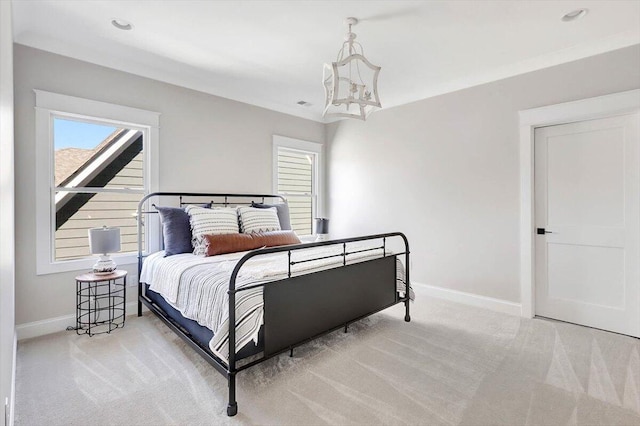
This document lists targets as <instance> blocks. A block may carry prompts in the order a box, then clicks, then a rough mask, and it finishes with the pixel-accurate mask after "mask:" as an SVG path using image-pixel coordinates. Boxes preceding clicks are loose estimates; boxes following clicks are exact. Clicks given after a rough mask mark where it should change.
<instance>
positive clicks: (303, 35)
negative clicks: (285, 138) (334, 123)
mask: <svg viewBox="0 0 640 426" xmlns="http://www.w3.org/2000/svg"><path fill="white" fill-rule="evenodd" d="M577 8H588V9H589V13H588V14H587V15H586V16H585V17H584V18H582V19H579V20H577V21H574V22H568V23H567V22H562V21H561V17H562V16H563V15H564V14H565V13H567V12H570V11H572V10H574V9H577ZM13 13H14V37H15V41H16V42H17V43H21V44H24V45H27V46H32V47H36V48H39V49H43V50H48V51H51V52H55V53H59V54H62V55H66V56H70V57H73V58H77V59H81V60H84V61H88V62H92V63H96V64H100V65H104V66H107V67H111V68H115V69H119V70H123V71H127V72H131V73H134V74H139V75H143V76H146V77H150V78H154V79H157V80H161V81H165V82H169V83H173V84H177V85H180V86H184V87H188V88H191V89H196V90H200V91H203V92H207V93H212V94H215V95H218V96H223V97H226V98H230V99H235V100H238V101H242V102H246V103H250V104H254V105H258V106H262V107H265V108H269V109H273V110H276V111H281V112H285V113H289V114H293V115H297V116H301V117H306V118H311V119H313V120H318V121H323V120H322V116H321V112H322V104H323V94H324V92H323V88H322V84H321V81H322V64H323V63H324V62H330V61H332V60H335V57H336V54H337V52H338V49H339V48H340V46H341V43H342V39H343V36H344V33H345V32H346V28H345V26H344V25H343V19H344V18H345V17H347V16H355V17H357V18H359V19H360V20H361V22H360V24H359V25H357V26H356V27H354V32H355V33H356V34H358V41H360V42H361V43H362V45H363V46H364V49H365V54H366V56H367V57H368V59H369V60H371V62H373V63H374V64H376V65H380V66H381V67H382V71H381V73H380V80H379V88H380V98H381V101H382V106H383V108H389V107H392V106H396V105H401V104H405V103H408V102H412V101H416V100H419V99H424V98H427V97H430V96H434V95H438V94H442V93H446V92H449V91H453V90H458V89H461V88H464V87H470V86H473V85H476V84H482V83H485V82H488V81H493V80H497V79H500V78H505V77H508V76H512V75H516V74H520V73H524V72H528V71H532V70H535V69H540V68H544V67H548V66H552V65H555V64H559V63H563V62H568V61H571V60H576V59H579V58H582V57H586V56H591V55H595V54H598V53H602V52H606V51H610V50H614V49H618V48H621V47H625V46H629V45H632V44H637V43H640V1H613V0H607V1H594V0H582V1H573V0H567V1H492V0H473V1H188V0H183V1H136V0H130V1H67V0H54V1H41V0H38V1H33V0H13ZM112 18H121V19H125V20H127V21H129V22H131V23H132V24H133V25H134V29H133V30H132V31H121V30H118V29H116V28H114V27H113V26H112V25H111V23H110V22H111V19H112ZM299 100H305V101H308V102H310V103H311V104H312V106H311V107H301V106H298V105H296V102H297V101H299Z"/></svg>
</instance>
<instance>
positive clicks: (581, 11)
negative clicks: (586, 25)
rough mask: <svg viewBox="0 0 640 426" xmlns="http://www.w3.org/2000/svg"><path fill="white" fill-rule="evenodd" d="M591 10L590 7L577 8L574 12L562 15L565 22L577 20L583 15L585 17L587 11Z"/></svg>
mask: <svg viewBox="0 0 640 426" xmlns="http://www.w3.org/2000/svg"><path fill="white" fill-rule="evenodd" d="M588 11H589V9H576V10H574V11H572V12H569V13H567V14H566V15H564V16H563V17H562V20H563V21H564V22H571V21H575V20H576V19H580V18H582V17H584V16H585V15H586V14H587V12H588Z"/></svg>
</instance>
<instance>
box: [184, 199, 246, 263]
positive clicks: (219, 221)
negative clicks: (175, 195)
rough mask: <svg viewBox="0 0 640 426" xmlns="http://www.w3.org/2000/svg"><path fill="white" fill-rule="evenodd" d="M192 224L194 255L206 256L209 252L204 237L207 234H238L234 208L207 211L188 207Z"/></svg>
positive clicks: (196, 207)
mask: <svg viewBox="0 0 640 426" xmlns="http://www.w3.org/2000/svg"><path fill="white" fill-rule="evenodd" d="M186 211H187V213H188V214H189V222H190V224H191V234H192V237H191V244H192V245H193V254H195V255H204V254H206V252H207V247H206V241H205V238H204V236H205V235H207V234H213V235H218V234H237V233H238V232H239V229H238V216H237V213H236V209H234V208H217V209H205V208H202V207H198V206H187V208H186Z"/></svg>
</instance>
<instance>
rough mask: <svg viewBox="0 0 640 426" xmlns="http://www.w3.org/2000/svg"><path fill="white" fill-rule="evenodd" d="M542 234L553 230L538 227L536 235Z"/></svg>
mask: <svg viewBox="0 0 640 426" xmlns="http://www.w3.org/2000/svg"><path fill="white" fill-rule="evenodd" d="M544 234H553V232H551V231H547V230H546V229H544V228H538V235H544Z"/></svg>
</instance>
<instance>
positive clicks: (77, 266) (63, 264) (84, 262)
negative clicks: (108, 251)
mask: <svg viewBox="0 0 640 426" xmlns="http://www.w3.org/2000/svg"><path fill="white" fill-rule="evenodd" d="M97 257H98V256H95V257H89V258H83V259H75V260H65V261H60V262H42V263H38V265H37V268H36V269H37V270H36V274H37V275H48V274H59V273H62V272H71V271H86V270H87V269H92V267H93V265H94V264H95V263H96V259H97ZM111 258H112V259H113V260H114V262H116V264H118V266H124V265H135V264H136V263H138V255H137V254H136V253H127V254H120V255H112V256H111Z"/></svg>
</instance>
